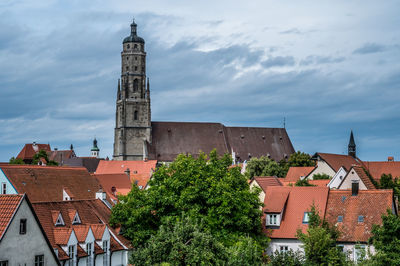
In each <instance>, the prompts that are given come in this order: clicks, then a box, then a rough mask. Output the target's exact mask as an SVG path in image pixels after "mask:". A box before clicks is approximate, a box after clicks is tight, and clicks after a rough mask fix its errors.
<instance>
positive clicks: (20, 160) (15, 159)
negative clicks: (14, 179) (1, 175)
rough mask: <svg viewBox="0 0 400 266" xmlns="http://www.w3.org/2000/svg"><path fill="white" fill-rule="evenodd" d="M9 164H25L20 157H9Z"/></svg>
mask: <svg viewBox="0 0 400 266" xmlns="http://www.w3.org/2000/svg"><path fill="white" fill-rule="evenodd" d="M10 164H25V162H24V160H22V159H21V158H15V157H11V158H10Z"/></svg>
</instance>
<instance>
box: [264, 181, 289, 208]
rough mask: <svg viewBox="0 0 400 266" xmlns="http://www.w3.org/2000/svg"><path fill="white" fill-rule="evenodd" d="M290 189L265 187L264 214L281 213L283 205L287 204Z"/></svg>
mask: <svg viewBox="0 0 400 266" xmlns="http://www.w3.org/2000/svg"><path fill="white" fill-rule="evenodd" d="M290 190H291V189H290V187H278V188H276V187H274V189H271V187H267V188H266V190H265V198H264V204H265V208H264V212H268V213H280V212H282V210H283V208H284V207H285V204H286V202H287V198H288V196H289V193H290Z"/></svg>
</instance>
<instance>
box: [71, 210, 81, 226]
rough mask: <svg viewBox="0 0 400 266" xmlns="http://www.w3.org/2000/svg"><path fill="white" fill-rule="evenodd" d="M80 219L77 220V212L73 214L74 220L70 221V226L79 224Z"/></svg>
mask: <svg viewBox="0 0 400 266" xmlns="http://www.w3.org/2000/svg"><path fill="white" fill-rule="evenodd" d="M80 223H81V219H80V218H79V215H78V212H76V213H75V216H74V219H73V220H72V224H80Z"/></svg>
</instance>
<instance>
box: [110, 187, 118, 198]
mask: <svg viewBox="0 0 400 266" xmlns="http://www.w3.org/2000/svg"><path fill="white" fill-rule="evenodd" d="M111 192H112V194H113V195H114V196H115V195H116V194H117V188H116V187H111Z"/></svg>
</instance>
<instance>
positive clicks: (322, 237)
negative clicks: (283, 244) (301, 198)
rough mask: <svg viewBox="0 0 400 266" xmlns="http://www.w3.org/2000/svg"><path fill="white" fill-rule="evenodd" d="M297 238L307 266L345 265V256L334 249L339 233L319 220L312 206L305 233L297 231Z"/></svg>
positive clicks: (333, 227)
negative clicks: (301, 245)
mask: <svg viewBox="0 0 400 266" xmlns="http://www.w3.org/2000/svg"><path fill="white" fill-rule="evenodd" d="M297 237H298V238H299V239H300V240H301V242H303V248H304V252H305V258H306V264H307V265H344V264H346V255H345V254H344V253H343V252H341V251H340V250H339V249H338V248H337V247H336V241H337V239H338V237H339V231H338V230H337V228H336V227H335V226H330V225H329V224H328V223H327V222H326V221H325V220H322V219H321V217H320V216H319V215H318V211H317V209H316V207H315V206H314V205H312V206H311V211H310V213H309V223H308V228H307V232H306V233H303V232H302V231H301V230H300V229H299V230H298V231H297Z"/></svg>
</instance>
